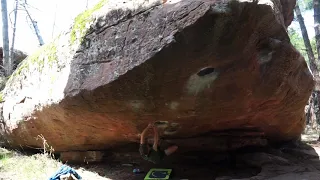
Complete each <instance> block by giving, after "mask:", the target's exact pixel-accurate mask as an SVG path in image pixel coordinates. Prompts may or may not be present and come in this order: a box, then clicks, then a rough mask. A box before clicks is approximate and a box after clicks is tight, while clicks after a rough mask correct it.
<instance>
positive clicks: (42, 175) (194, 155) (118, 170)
mask: <svg viewBox="0 0 320 180" xmlns="http://www.w3.org/2000/svg"><path fill="white" fill-rule="evenodd" d="M317 138H318V136H317V133H314V132H307V134H304V135H303V136H302V140H303V142H302V143H300V144H299V145H298V146H296V147H294V146H292V145H284V146H281V147H277V148H263V149H262V148H246V149H242V150H239V151H237V152H229V153H219V154H218V153H212V152H203V151H201V152H189V153H179V151H178V152H177V153H176V154H174V155H172V156H171V157H170V158H167V159H165V160H164V161H163V162H162V164H159V165H154V164H151V163H148V162H146V161H144V160H142V159H141V158H140V156H139V154H138V152H137V150H136V149H137V145H133V146H127V147H123V148H120V149H118V150H117V151H116V153H115V151H113V152H109V153H107V154H108V155H109V156H106V157H105V158H104V161H103V162H102V163H96V164H92V163H89V164H81V165H70V166H72V167H73V168H75V169H76V171H77V172H78V173H79V174H80V175H81V176H82V177H83V179H89V180H91V179H101V180H110V179H111V180H122V179H123V180H129V179H132V180H141V179H143V178H144V177H145V175H146V173H147V172H148V171H149V169H151V168H172V169H173V174H172V178H171V179H189V180H193V179H201V180H206V179H215V180H301V179H306V180H318V179H319V177H320V160H319V155H318V154H319V153H320V143H319V142H317V141H316V139H317ZM7 153H8V152H4V151H2V153H1V154H7ZM61 165H62V163H61V162H58V161H56V160H53V159H50V158H47V157H45V156H44V155H43V154H40V155H39V154H37V155H32V156H28V155H22V154H17V153H14V154H11V155H10V157H9V156H8V157H7V158H6V157H4V156H1V158H0V179H6V180H15V179H28V180H29V179H47V178H48V177H49V176H51V175H52V174H53V173H54V172H55V171H56V170H57V169H58V168H59V167H60V166H61ZM134 168H139V169H140V170H142V171H143V173H141V174H134V173H133V172H132V170H133V169H134Z"/></svg>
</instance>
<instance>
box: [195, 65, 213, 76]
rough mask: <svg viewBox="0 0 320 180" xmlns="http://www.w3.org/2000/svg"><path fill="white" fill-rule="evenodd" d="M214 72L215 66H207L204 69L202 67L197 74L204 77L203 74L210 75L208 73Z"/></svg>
mask: <svg viewBox="0 0 320 180" xmlns="http://www.w3.org/2000/svg"><path fill="white" fill-rule="evenodd" d="M213 72H214V68H213V67H205V68H203V69H201V70H200V71H199V72H198V73H197V75H198V76H200V77H202V76H205V75H208V74H211V73H213Z"/></svg>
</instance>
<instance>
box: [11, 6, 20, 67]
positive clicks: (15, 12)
mask: <svg viewBox="0 0 320 180" xmlns="http://www.w3.org/2000/svg"><path fill="white" fill-rule="evenodd" d="M18 3H19V2H18V0H15V9H14V21H13V32H12V42H11V48H10V60H11V62H12V64H13V63H14V52H13V51H14V42H15V38H16V29H17V15H18Z"/></svg>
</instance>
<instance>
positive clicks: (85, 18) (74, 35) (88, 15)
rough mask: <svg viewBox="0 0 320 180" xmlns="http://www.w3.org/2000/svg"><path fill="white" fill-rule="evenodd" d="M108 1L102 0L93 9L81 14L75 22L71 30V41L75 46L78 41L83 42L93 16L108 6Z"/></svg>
mask: <svg viewBox="0 0 320 180" xmlns="http://www.w3.org/2000/svg"><path fill="white" fill-rule="evenodd" d="M106 2H107V0H101V1H100V2H99V3H98V4H96V5H95V6H94V7H93V8H91V9H88V10H86V11H84V12H83V13H81V14H79V15H78V16H77V17H76V18H75V20H74V24H73V27H72V30H71V33H70V34H71V37H70V41H71V44H73V43H74V42H75V41H76V40H77V39H80V41H82V38H83V37H84V35H85V33H86V31H87V28H86V25H87V24H88V23H89V22H91V21H92V14H93V13H94V12H95V11H97V10H99V9H100V8H102V7H103V6H104V5H105V4H106Z"/></svg>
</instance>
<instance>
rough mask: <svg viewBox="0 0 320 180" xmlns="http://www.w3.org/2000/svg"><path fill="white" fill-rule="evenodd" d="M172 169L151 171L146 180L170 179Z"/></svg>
mask: <svg viewBox="0 0 320 180" xmlns="http://www.w3.org/2000/svg"><path fill="white" fill-rule="evenodd" d="M171 172H172V169H150V171H149V172H148V174H147V175H146V177H145V178H144V180H163V179H169V177H170V174H171Z"/></svg>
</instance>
